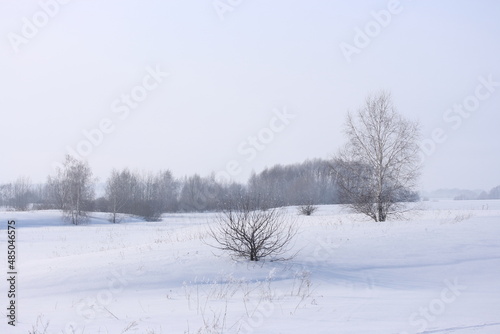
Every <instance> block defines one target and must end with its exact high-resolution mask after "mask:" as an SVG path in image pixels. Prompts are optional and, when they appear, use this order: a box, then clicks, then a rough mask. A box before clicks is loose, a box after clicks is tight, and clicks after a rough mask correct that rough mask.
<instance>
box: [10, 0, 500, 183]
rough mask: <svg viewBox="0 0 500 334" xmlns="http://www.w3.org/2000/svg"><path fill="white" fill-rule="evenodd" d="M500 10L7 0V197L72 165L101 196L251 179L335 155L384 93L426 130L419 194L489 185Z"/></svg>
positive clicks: (493, 170)
mask: <svg viewBox="0 0 500 334" xmlns="http://www.w3.org/2000/svg"><path fill="white" fill-rule="evenodd" d="M63 2H67V3H65V4H63ZM231 3H232V5H231ZM41 4H46V5H43V6H42V5H41ZM214 4H215V5H217V8H216V7H215V6H214ZM42 7H44V8H45V9H44V8H42ZM499 14H500V2H499V1H493V0H491V1H472V0H470V1H451V0H450V1H430V0H428V1H410V0H401V1H399V2H398V1H327V0H321V1H319V0H307V1H306V0H302V1H298V0H294V1H291V0H286V1H285V0H281V1H272V0H260V1H257V0H253V1H244V0H242V1H236V0H232V1H229V0H217V1H213V0H197V1H193V0H191V1H188V0H175V1H173V0H156V1H147V0H141V1H139V0H137V1H131V0H113V1H110V0H101V1H96V0H94V1H88V0H73V1H68V0H64V1H63V0H59V2H57V1H56V0H42V1H40V2H39V1H27V0H24V1H21V0H17V1H14V0H2V1H0V36H1V38H0V57H1V58H0V59H1V61H0V110H1V131H0V138H1V142H2V146H1V160H0V161H1V166H0V183H4V182H10V181H13V180H14V179H15V178H17V177H18V176H22V175H26V176H30V177H31V179H32V180H33V181H34V182H42V181H45V179H46V177H47V175H49V174H51V173H53V167H52V166H53V165H54V164H55V163H57V162H60V161H62V160H63V157H64V155H65V154H66V153H68V152H76V153H77V154H80V155H81V156H83V157H84V158H85V159H86V160H88V161H89V163H90V166H91V167H92V169H93V171H94V173H95V175H96V176H98V177H99V179H100V181H102V182H103V181H105V179H106V177H107V176H108V175H109V172H110V171H111V169H112V168H119V169H121V168H124V167H129V168H131V169H137V170H151V171H157V170H160V169H170V170H171V171H172V172H173V173H174V175H175V176H177V177H182V176H185V175H190V174H194V173H199V174H201V175H208V174H209V173H210V172H211V171H214V172H224V173H227V174H224V175H229V174H232V175H233V176H232V177H233V178H234V179H236V180H238V181H245V180H246V179H247V177H248V176H249V175H250V173H251V171H252V170H254V171H256V172H259V171H261V170H263V169H264V168H265V167H266V166H271V165H274V164H278V163H280V164H289V163H296V162H302V161H304V160H305V159H312V158H330V157H332V156H333V155H334V154H335V152H336V151H337V150H338V149H339V148H340V146H341V145H342V144H343V143H344V140H345V138H344V136H343V133H342V126H343V123H344V121H345V116H346V113H347V112H348V111H349V110H351V111H353V110H356V109H357V108H358V107H359V106H360V105H361V104H362V103H363V100H364V99H365V97H366V96H367V95H369V94H371V93H376V92H378V91H380V90H387V91H390V92H391V93H392V96H393V100H394V103H395V105H396V106H397V109H398V110H399V111H400V112H401V113H402V114H403V115H405V116H406V117H408V118H411V119H413V120H417V121H419V122H420V123H421V126H422V134H423V138H422V139H423V140H424V141H423V143H424V145H423V147H424V150H425V151H426V152H427V153H426V158H425V168H424V170H423V175H422V178H421V188H422V189H427V190H432V189H438V188H445V187H447V188H452V187H453V188H455V187H457V188H472V189H476V188H483V189H490V188H492V187H494V186H497V185H500V131H499V127H500V37H499V36H500V20H499V19H498V18H499ZM167 74H168V75H167ZM460 105H463V107H460ZM454 107H455V109H453V108H454ZM460 108H461V109H460ZM277 115H279V116H277ZM84 132H87V136H90V137H91V139H92V141H93V143H92V142H91V141H90V140H89V139H88V138H87V137H86V136H85V134H84ZM433 133H434V138H433V139H432V136H433ZM78 150H80V151H78ZM79 152H80V153H79ZM220 175H223V174H220Z"/></svg>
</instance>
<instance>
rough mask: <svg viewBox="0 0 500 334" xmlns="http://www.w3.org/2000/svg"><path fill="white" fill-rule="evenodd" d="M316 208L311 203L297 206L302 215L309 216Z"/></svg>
mask: <svg viewBox="0 0 500 334" xmlns="http://www.w3.org/2000/svg"><path fill="white" fill-rule="evenodd" d="M317 210H318V207H317V206H316V205H312V204H307V205H302V206H299V208H298V211H299V214H300V215H303V216H311V215H312V214H313V213H315V212H316V211H317Z"/></svg>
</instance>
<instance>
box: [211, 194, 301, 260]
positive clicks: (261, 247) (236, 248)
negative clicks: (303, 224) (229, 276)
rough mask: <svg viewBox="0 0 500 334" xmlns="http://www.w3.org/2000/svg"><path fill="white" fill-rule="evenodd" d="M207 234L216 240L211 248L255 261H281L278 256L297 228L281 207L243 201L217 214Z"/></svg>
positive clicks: (282, 252) (287, 244) (288, 244)
mask: <svg viewBox="0 0 500 334" xmlns="http://www.w3.org/2000/svg"><path fill="white" fill-rule="evenodd" d="M209 233H210V236H211V237H212V238H213V239H214V240H215V242H216V243H217V245H212V246H213V247H215V248H218V249H221V250H225V251H228V252H230V253H232V254H233V255H235V256H238V257H243V258H247V259H249V260H250V261H259V260H260V259H263V258H265V257H270V256H271V257H273V259H274V260H285V259H284V258H279V256H281V255H283V254H284V253H286V252H287V251H288V250H289V246H290V243H291V241H292V240H293V238H294V236H295V235H296V233H297V230H296V227H295V224H294V222H292V221H290V220H289V219H288V218H287V216H285V214H284V212H283V210H282V209H277V208H272V209H267V210H262V209H252V205H251V201H248V200H247V201H242V202H240V203H239V204H238V205H237V206H236V208H235V209H228V210H226V211H223V212H222V213H221V214H219V215H218V216H217V217H216V224H215V227H211V228H210V230H209Z"/></svg>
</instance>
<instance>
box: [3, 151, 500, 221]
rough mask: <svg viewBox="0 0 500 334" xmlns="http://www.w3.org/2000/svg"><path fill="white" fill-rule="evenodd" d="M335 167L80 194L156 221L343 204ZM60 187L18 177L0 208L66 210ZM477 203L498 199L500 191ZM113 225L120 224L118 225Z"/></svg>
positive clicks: (155, 182)
mask: <svg viewBox="0 0 500 334" xmlns="http://www.w3.org/2000/svg"><path fill="white" fill-rule="evenodd" d="M331 164H332V162H331V161H328V160H323V159H316V160H308V161H305V162H303V163H297V164H291V165H275V166H273V167H270V168H266V169H264V170H263V171H261V172H260V173H253V174H252V175H251V176H250V178H249V179H248V181H247V183H246V184H243V183H237V182H231V183H228V182H219V181H218V180H217V179H216V178H215V174H212V175H209V176H200V175H197V174H195V175H192V176H189V177H184V178H175V177H174V176H173V174H172V173H171V172H170V171H169V170H165V171H159V172H137V171H130V170H128V169H123V170H113V171H112V172H111V175H110V176H109V177H108V179H107V180H106V189H105V192H104V195H103V196H99V197H96V196H95V184H96V180H95V179H91V181H92V182H89V184H88V185H87V186H88V188H87V189H85V194H83V192H82V196H83V195H85V198H86V199H85V200H84V201H83V202H82V203H83V206H84V207H83V208H82V210H86V211H99V212H111V213H113V212H114V213H115V214H131V215H137V216H140V217H144V218H145V219H147V220H156V219H158V218H159V217H160V216H161V214H163V213H173V212H210V211H221V210H225V209H228V208H231V206H232V205H233V204H234V203H235V202H237V201H238V200H240V199H242V198H252V200H253V201H254V204H255V206H256V207H259V208H264V209H265V208H270V207H282V206H299V205H322V204H344V202H345V201H344V200H343V198H342V197H341V196H340V192H339V191H338V187H337V186H336V182H335V175H334V173H333V172H332V166H331ZM90 175H91V172H90ZM56 181H57V180H56V177H48V180H47V182H46V183H45V184H39V185H33V184H32V183H31V182H30V179H29V178H27V177H20V178H19V179H17V180H16V181H15V182H13V183H9V184H3V185H0V206H2V207H4V208H8V209H12V210H18V211H24V210H46V209H60V210H63V209H64V203H63V201H62V196H63V195H62V194H61V193H62V192H63V189H62V188H63V187H62V185H61V182H56ZM411 195H412V196H410V198H411V200H413V201H418V200H419V199H420V198H419V195H418V194H417V193H412V194H411ZM405 198H408V196H406V197H405ZM476 198H478V199H500V186H498V187H496V188H493V189H492V190H491V191H490V192H489V193H487V192H483V193H481V194H480V195H479V196H476ZM457 199H462V198H457ZM468 199H470V198H468ZM115 218H116V217H115ZM113 221H115V222H117V220H116V219H114V220H113Z"/></svg>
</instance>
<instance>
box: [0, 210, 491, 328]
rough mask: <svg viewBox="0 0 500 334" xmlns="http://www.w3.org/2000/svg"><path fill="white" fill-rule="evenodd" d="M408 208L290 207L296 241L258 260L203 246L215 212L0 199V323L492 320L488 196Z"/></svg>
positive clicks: (472, 324) (262, 324) (470, 323)
mask: <svg viewBox="0 0 500 334" xmlns="http://www.w3.org/2000/svg"><path fill="white" fill-rule="evenodd" d="M419 209H420V210H419V211H415V212H412V213H411V215H410V216H409V217H408V219H407V220H399V221H389V222H385V223H374V222H371V221H369V220H366V219H365V218H363V217H362V216H359V215H354V214H350V213H348V212H345V211H344V210H342V209H341V208H339V207H338V206H323V207H321V208H320V210H319V211H318V212H317V213H316V214H315V215H314V216H312V217H297V216H296V211H295V209H294V208H289V210H288V214H289V215H290V217H291V218H295V219H296V220H297V225H298V226H299V231H300V232H299V234H298V235H297V238H296V241H295V244H294V247H293V251H299V252H298V254H297V255H296V257H295V258H294V259H293V260H291V261H287V262H261V263H250V262H248V261H245V260H238V261H235V260H233V259H231V258H230V257H229V256H228V255H227V254H224V253H221V252H220V251H217V250H215V249H213V248H211V247H210V246H209V245H207V243H210V242H211V241H210V239H209V238H208V236H207V227H208V224H210V223H211V221H212V218H213V216H214V215H213V214H175V215H165V217H164V219H163V220H162V221H161V222H156V223H148V222H142V221H137V220H133V219H128V220H125V221H124V222H123V223H121V224H116V225H113V224H110V223H109V222H108V221H107V220H106V215H104V214H97V213H96V214H94V215H93V218H92V220H91V222H90V223H89V224H88V225H85V226H70V225H68V224H67V223H64V222H62V221H61V220H60V218H59V213H58V212H57V211H44V212H28V213H13V212H2V213H0V219H1V221H2V222H3V223H2V225H1V227H0V242H1V245H2V246H1V249H2V250H1V252H3V254H5V253H6V234H7V233H6V222H7V220H8V219H16V221H17V223H18V231H17V232H18V235H17V243H18V250H19V255H18V267H19V277H18V286H17V290H18V294H19V297H18V300H17V302H18V320H19V321H18V324H17V326H16V327H15V328H12V327H11V326H8V325H7V321H6V319H7V318H6V305H7V297H6V296H7V283H6V281H4V280H2V284H1V291H0V303H2V307H1V310H2V311H1V312H0V313H1V314H2V317H3V319H4V320H3V321H2V322H1V323H0V332H1V333H30V332H35V333H44V328H45V327H46V331H45V333H90V334H94V333H156V334H159V333H164V334H166V333H287V334H289V333H395V334H396V333H401V334H402V333H457V334H466V333H500V280H499V279H500V201H463V202H459V201H444V202H425V203H421V204H420V205H419ZM3 258H4V259H5V255H4V256H3ZM0 268H1V270H2V271H3V272H4V273H6V272H7V268H6V261H2V265H1V267H0ZM4 305H5V307H4ZM47 325H48V326H47Z"/></svg>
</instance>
